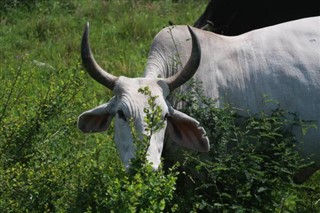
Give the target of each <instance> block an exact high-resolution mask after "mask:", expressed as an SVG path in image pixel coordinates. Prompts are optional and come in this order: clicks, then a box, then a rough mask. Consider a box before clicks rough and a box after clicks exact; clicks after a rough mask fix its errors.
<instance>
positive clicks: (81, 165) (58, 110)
mask: <svg viewBox="0 0 320 213" xmlns="http://www.w3.org/2000/svg"><path fill="white" fill-rule="evenodd" d="M22 2H25V1H19V0H17V1H11V0H3V1H1V3H0V81H1V84H0V165H1V167H0V188H1V190H0V212H110V211H112V210H113V211H114V212H123V211H126V210H128V209H130V211H131V212H135V211H136V212H143V211H145V212H152V211H154V212H159V211H165V212H170V211H178V212H179V211H180V212H182V211H183V210H186V209H188V210H189V211H192V209H194V211H199V209H203V210H204V211H205V210H208V209H212V208H213V209H214V208H215V210H217V211H222V210H225V211H227V210H228V209H232V208H235V207H239V208H238V211H240V212H241V208H247V209H244V210H248V211H249V210H250V208H251V211H253V209H254V208H255V210H257V209H259V204H261V203H263V202H261V203H258V204H256V206H255V207H254V208H253V207H252V206H251V207H250V205H248V204H250V201H251V202H259V199H258V198H265V197H263V196H269V197H267V198H268V199H275V200H274V203H278V204H279V205H278V206H273V209H269V210H270V211H271V212H274V211H277V212H295V211H296V210H297V209H298V210H301V212H303V211H305V212H312V211H314V212H316V211H317V210H319V208H320V207H319V206H320V201H319V199H320V197H319V194H320V192H319V191H317V190H319V184H318V183H319V179H320V176H319V173H318V174H317V176H315V177H313V179H312V180H311V181H310V182H309V183H308V184H307V185H303V186H295V185H292V184H289V183H288V182H285V183H279V182H277V184H275V185H274V186H275V188H274V190H271V189H270V188H271V187H270V183H271V182H270V181H271V180H268V179H266V176H268V175H269V174H268V173H264V172H265V171H263V173H261V172H257V171H253V172H252V173H251V175H252V176H251V177H252V178H251V179H250V180H253V179H254V180H256V182H257V183H259V184H262V183H265V186H267V187H269V188H268V190H264V188H263V187H262V188H261V186H260V188H258V189H260V192H261V194H260V195H259V196H261V197H259V196H258V198H257V197H255V198H254V199H253V198H252V199H251V198H250V196H248V197H245V196H244V197H242V198H241V199H238V200H237V198H236V197H233V195H232V194H231V192H230V191H223V192H222V191H221V192H220V191H216V190H215V189H214V188H212V187H211V186H213V185H212V182H205V183H202V182H201V181H199V182H197V184H200V185H197V184H191V185H190V186H192V187H191V188H190V189H189V190H188V188H187V189H183V190H185V191H183V190H182V191H181V188H179V185H176V181H177V178H178V173H177V172H176V170H173V171H171V172H167V173H164V172H159V173H154V172H151V171H149V170H148V168H146V169H144V170H141V171H139V170H138V171H137V173H136V174H135V175H132V176H130V175H127V174H125V173H124V171H123V169H122V165H121V163H120V161H119V157H118V155H117V151H116V148H115V144H114V143H113V128H110V130H108V131H107V132H106V133H101V134H88V135H85V134H83V133H80V131H79V130H78V129H77V128H76V121H77V117H78V115H79V114H80V113H81V112H83V111H85V110H88V109H90V108H93V107H95V106H97V105H99V104H101V103H103V102H106V101H108V100H109V98H110V97H111V93H110V91H107V90H106V89H105V88H104V87H103V86H101V85H99V84H98V83H96V82H95V81H94V80H92V79H91V78H90V77H89V76H88V74H86V73H85V72H84V71H83V70H82V68H81V65H80V63H81V61H80V39H81V35H82V32H83V28H84V25H85V23H86V22H87V21H88V22H90V30H91V31H90V42H91V47H92V49H93V52H94V55H95V58H96V59H97V61H98V62H99V64H100V65H102V67H104V68H105V69H107V70H109V72H111V73H113V74H115V75H125V76H129V77H133V76H140V75H141V74H142V73H143V70H144V66H145V64H146V60H147V54H148V51H149V48H150V45H151V42H152V39H153V37H154V36H155V35H156V34H157V33H158V32H159V31H160V30H161V29H162V28H163V27H165V26H167V25H168V22H169V21H172V22H173V23H175V24H190V25H192V24H193V23H194V22H195V20H196V19H197V18H198V17H199V15H200V14H201V13H202V12H203V10H204V9H205V7H206V4H207V1H197V0H190V1H181V0H175V1H174V0H166V1H151V0H145V1H142V0H141V1H102V0H101V1H98V0H95V1H76V0H60V1H58V0H55V1H45V0H40V1H36V0H29V1H26V2H27V3H22ZM208 107H209V108H208V110H209V112H210V113H212V116H211V117H210V119H207V118H208V116H206V115H207V114H206V113H208V111H201V109H200V110H199V108H197V107H195V108H191V110H190V113H193V114H194V116H197V117H199V119H201V120H202V121H203V123H204V124H205V125H207V127H208V129H215V130H212V132H208V131H207V132H208V133H209V135H211V137H214V138H216V137H218V136H219V141H220V142H221V141H222V142H224V143H221V145H220V146H219V147H220V148H216V149H215V150H213V152H219V153H222V154H220V155H217V156H220V158H218V157H216V158H215V160H216V161H213V162H211V163H205V162H201V161H200V163H199V162H198V156H190V157H189V158H188V161H187V162H186V165H191V166H194V167H197V168H198V169H199V170H201V171H202V172H203V171H212V170H213V173H212V175H209V176H208V178H207V180H208V181H212V180H214V181H217V180H231V181H232V182H229V183H227V184H226V185H230V187H229V189H230V190H234V188H232V187H235V188H237V187H238V188H239V190H238V191H239V193H240V194H241V195H244V194H245V193H246V192H247V191H246V190H247V189H246V188H245V187H249V186H250V184H249V185H248V181H249V179H246V180H242V182H241V181H240V180H238V179H237V178H236V177H238V174H240V173H241V171H239V169H242V168H243V167H244V166H247V167H248V168H249V167H250V166H253V167H252V168H255V167H256V166H260V164H259V165H258V164H257V165H256V164H254V165H251V164H250V165H249V164H248V165H246V164H240V163H239V164H238V165H237V166H233V167H232V166H231V167H227V165H228V163H231V162H245V158H244V157H243V156H245V154H244V153H242V155H241V153H237V154H238V155H239V156H240V158H237V156H236V155H231V154H230V153H223V152H220V151H223V150H224V149H225V148H226V147H224V146H225V145H227V142H228V141H234V140H235V139H234V138H233V137H234V132H236V131H239V134H243V138H244V139H243V141H244V142H243V143H242V144H239V146H240V148H241V146H244V147H245V146H250V144H246V143H245V141H246V137H251V138H252V137H256V136H252V135H249V136H247V135H246V134H245V133H244V132H241V131H242V130H241V128H239V127H238V126H234V123H233V120H232V119H233V114H232V112H231V111H228V109H223V110H215V109H213V108H212V107H211V105H210V103H208ZM194 109H197V110H194ZM203 113H205V114H203ZM217 118H219V119H218V120H215V119H217ZM269 120H270V119H269ZM266 121H268V118H266V119H265V120H264V122H266ZM252 122H253V123H251V124H256V123H255V122H258V124H259V122H260V121H256V120H253V121H252ZM248 123H250V121H248ZM279 123H283V122H282V120H280V121H279ZM212 125H213V127H212ZM279 125H280V124H279ZM247 128H249V127H247ZM217 131H218V133H219V134H217ZM219 131H220V132H219ZM269 133H270V132H269ZM270 134H271V133H270ZM285 140H288V138H287V139H285ZM251 145H252V144H251ZM242 148H243V147H242ZM277 151H279V150H277ZM214 154H217V153H214ZM223 154H224V155H223ZM288 156H291V154H289V155H288ZM254 157H255V156H252V158H253V159H254ZM255 159H257V158H255ZM217 160H218V161H217ZM242 160H243V161H242ZM259 160H260V159H259ZM291 160H292V161H291ZM296 160H297V159H293V158H286V159H284V160H283V161H281V163H285V162H287V163H288V167H286V168H291V167H290V166H293V165H294V163H295V162H296ZM197 162H198V163H197ZM219 163H220V164H219ZM272 165H273V164H271V166H272ZM219 166H220V167H219ZM219 168H221V171H219ZM252 168H251V167H250V169H252ZM270 168H274V167H270ZM225 171H228V172H225ZM224 172H225V173H224ZM204 174H205V175H208V173H205V172H204ZM180 175H181V174H180ZM182 176H183V175H182ZM229 176H230V178H229V179H228V177H229ZM285 177H287V176H285ZM179 178H180V176H179ZM276 180H277V181H279V179H276ZM215 183H216V186H218V185H217V184H219V183H220V184H223V183H226V182H223V181H222V182H221V181H220V182H219V181H218V182H215ZM268 184H269V185H268ZM284 186H286V187H287V188H285V189H281V187H284ZM208 187H209V192H210V193H211V194H210V193H207V192H208V191H206V190H207V188H208ZM219 187H220V188H219V189H220V190H221V189H222V188H223V187H222V186H221V185H220V186H219ZM297 187H300V188H298V189H297ZM176 188H177V189H176ZM229 189H228V190H229ZM269 189H270V190H269ZM194 191H196V194H193V192H194ZM213 192H214V193H213ZM266 192H270V194H267V193H266ZM212 193H213V194H212ZM272 193H273V194H272ZM282 193H283V194H282ZM181 194H182V195H190V196H189V197H186V198H185V199H181V197H179V196H180V195H181ZM191 195H192V196H191ZM215 196H217V197H215ZM221 196H222V197H223V196H224V198H225V199H221ZM182 197H183V196H182ZM249 198H250V199H249ZM246 199H247V200H246ZM248 199H249V200H248ZM255 199H256V200H255ZM276 199H277V200H276ZM281 201H283V204H282V206H281ZM317 201H318V202H317ZM213 203H214V204H216V205H212V204H213ZM274 203H272V202H271V204H270V202H269V203H265V208H263V207H262V206H260V210H262V209H264V210H265V209H266V208H267V204H270V205H273V204H274ZM231 204H232V205H231ZM245 204H247V206H245ZM219 205H220V207H219ZM228 205H229V206H228ZM119 206H121V207H119ZM221 206H222V207H221ZM240 207H241V208H240ZM281 207H283V208H281ZM244 210H243V211H244ZM282 210H283V211H282ZM230 211H234V209H233V210H230Z"/></svg>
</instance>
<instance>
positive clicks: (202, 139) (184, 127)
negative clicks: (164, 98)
mask: <svg viewBox="0 0 320 213" xmlns="http://www.w3.org/2000/svg"><path fill="white" fill-rule="evenodd" d="M167 121H168V124H167V131H168V133H169V136H170V138H171V139H172V140H173V141H174V142H176V143H177V144H179V145H181V146H183V147H186V148H189V149H193V150H195V151H199V152H208V151H209V149H210V144H209V139H208V137H207V136H206V131H205V130H204V128H203V127H201V126H199V122H198V121H197V120H195V119H193V118H191V117H190V116H188V115H186V114H184V113H182V112H180V111H178V110H174V109H173V113H172V114H171V115H170V116H168V119H167Z"/></svg>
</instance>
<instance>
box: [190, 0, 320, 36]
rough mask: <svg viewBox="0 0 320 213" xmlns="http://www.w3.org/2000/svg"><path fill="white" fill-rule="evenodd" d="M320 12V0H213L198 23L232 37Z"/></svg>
mask: <svg viewBox="0 0 320 213" xmlns="http://www.w3.org/2000/svg"><path fill="white" fill-rule="evenodd" d="M319 15H320V1H319V0H305V1H292V0H281V1H276V0H268V1H257V0H211V1H210V2H209V4H208V6H207V8H206V10H205V11H204V13H203V14H202V15H201V17H200V18H199V19H198V20H197V21H196V23H195V24H194V26H195V27H197V28H205V29H206V30H209V31H213V32H215V33H218V34H223V35H230V36H232V35H239V34H242V33H245V32H248V31H251V30H254V29H258V28H262V27H267V26H271V25H275V24H279V23H282V22H287V21H291V20H295V19H300V18H306V17H312V16H319Z"/></svg>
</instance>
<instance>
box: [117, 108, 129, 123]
mask: <svg viewBox="0 0 320 213" xmlns="http://www.w3.org/2000/svg"><path fill="white" fill-rule="evenodd" d="M117 113H118V116H119V118H120V119H122V120H124V121H127V119H126V116H125V115H124V113H123V111H122V110H118V111H117Z"/></svg>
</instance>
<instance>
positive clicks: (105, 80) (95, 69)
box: [81, 23, 118, 90]
mask: <svg viewBox="0 0 320 213" xmlns="http://www.w3.org/2000/svg"><path fill="white" fill-rule="evenodd" d="M81 58H82V64H83V66H84V68H85V69H86V70H87V72H88V73H89V75H90V76H91V77H92V78H93V79H94V80H96V81H97V82H99V83H100V84H102V85H104V86H106V87H107V88H109V89H110V90H113V88H114V86H115V82H116V80H117V79H118V78H117V77H115V76H113V75H111V74H109V73H108V72H107V71H105V70H103V69H102V68H101V67H100V66H99V65H98V64H97V62H96V60H95V59H94V57H93V55H92V52H91V49H90V45H89V23H87V24H86V26H85V29H84V32H83V35H82V40H81Z"/></svg>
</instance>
